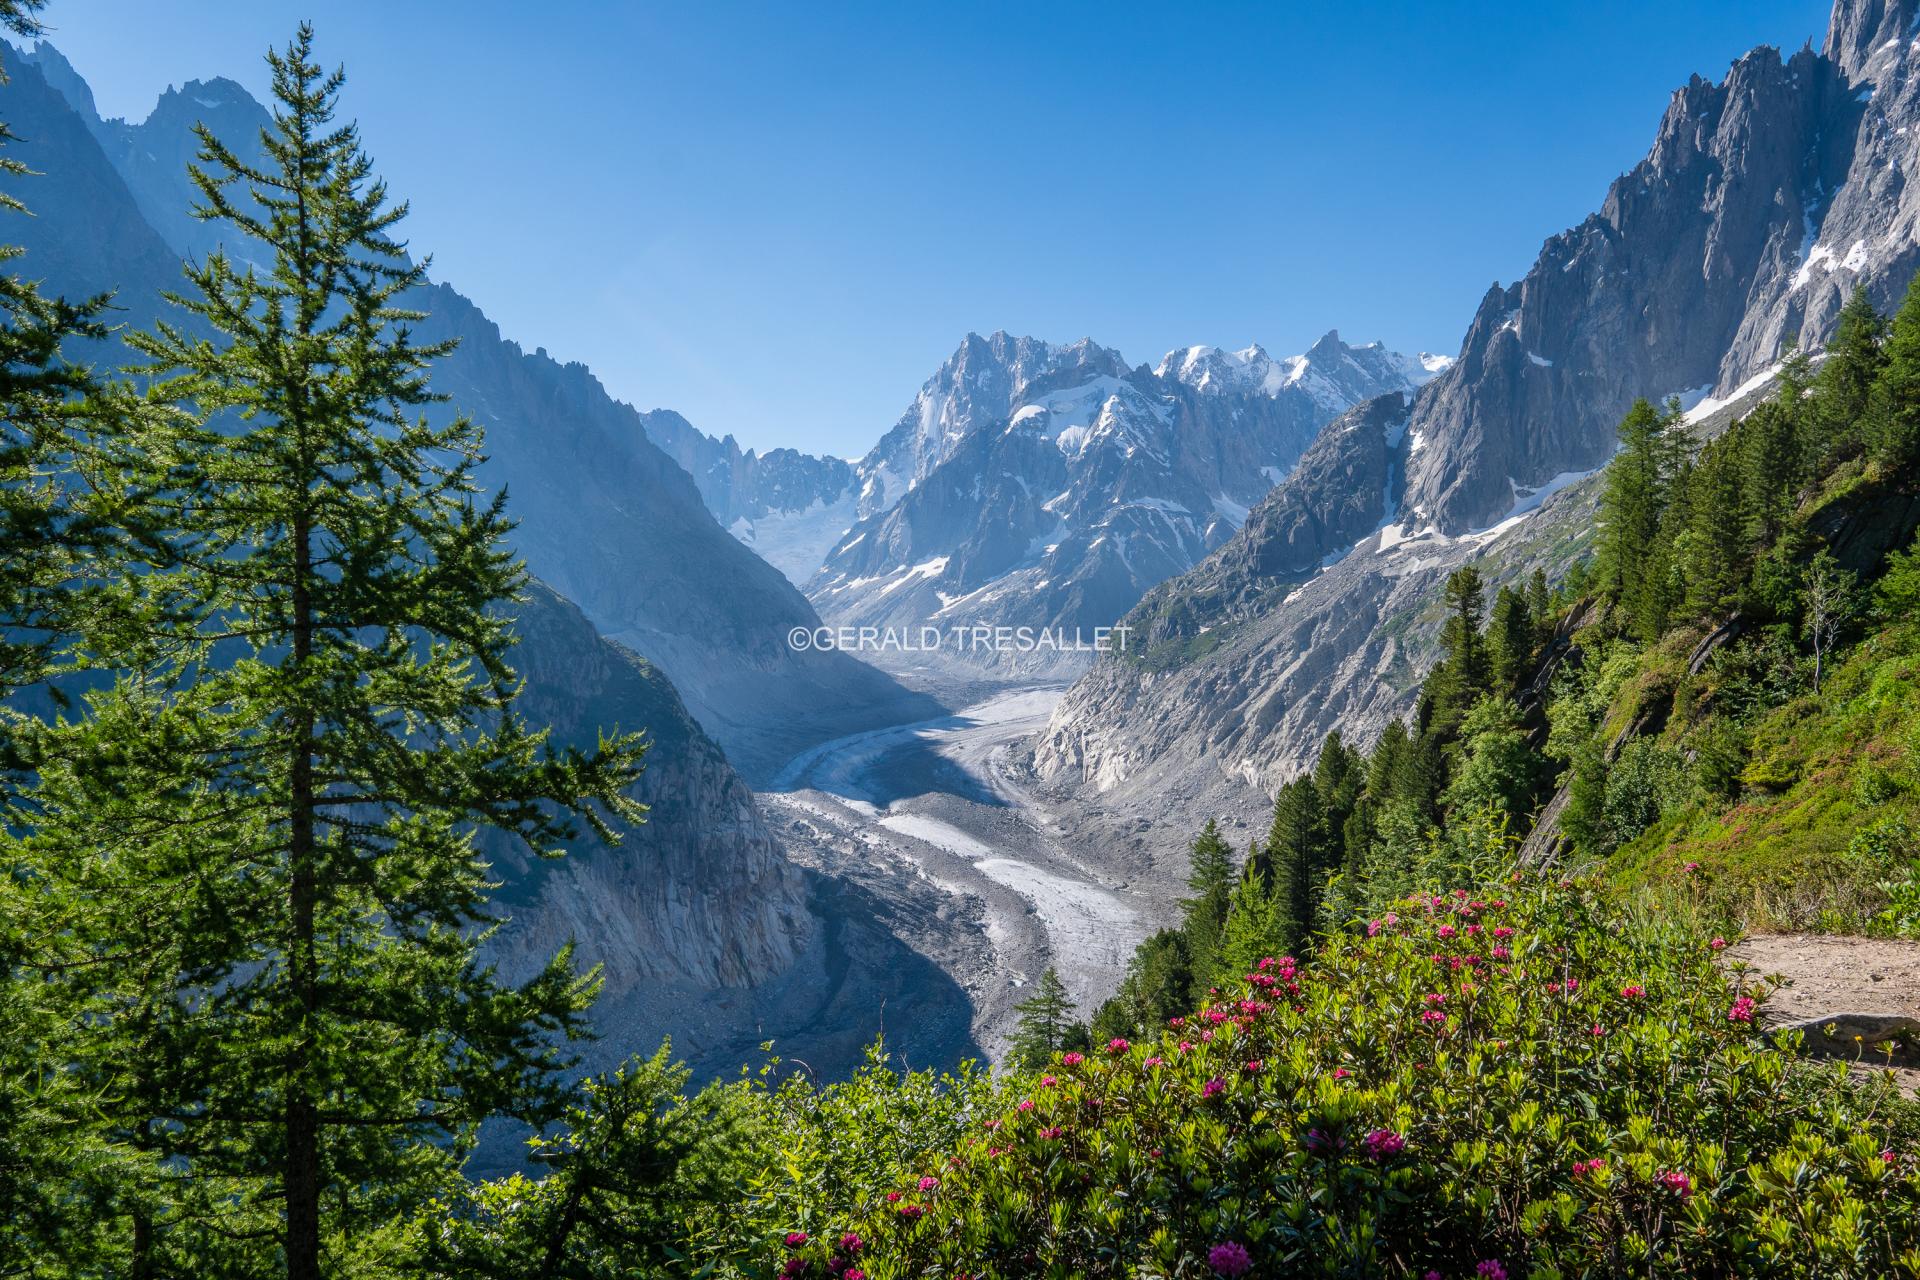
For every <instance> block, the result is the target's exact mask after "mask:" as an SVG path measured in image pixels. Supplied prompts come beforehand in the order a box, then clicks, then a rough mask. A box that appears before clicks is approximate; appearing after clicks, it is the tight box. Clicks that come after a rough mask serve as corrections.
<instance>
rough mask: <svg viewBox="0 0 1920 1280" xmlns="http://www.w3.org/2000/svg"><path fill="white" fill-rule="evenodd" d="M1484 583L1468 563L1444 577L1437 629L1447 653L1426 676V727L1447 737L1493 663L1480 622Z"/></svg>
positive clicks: (1480, 690) (1483, 610) (1487, 682)
mask: <svg viewBox="0 0 1920 1280" xmlns="http://www.w3.org/2000/svg"><path fill="white" fill-rule="evenodd" d="M1486 605H1487V599H1486V582H1485V580H1484V579H1482V578H1481V576H1480V570H1479V569H1478V568H1476V567H1475V566H1473V565H1471V564H1468V565H1462V566H1461V567H1460V568H1458V569H1455V570H1454V571H1453V572H1452V573H1451V574H1449V575H1448V576H1447V586H1446V609H1447V620H1446V623H1445V624H1444V625H1443V626H1442V627H1441V630H1440V645H1441V648H1442V649H1443V650H1445V653H1446V656H1445V657H1444V658H1443V659H1442V660H1441V661H1440V663H1439V665H1438V666H1436V667H1435V668H1434V670H1433V673H1432V674H1431V675H1430V676H1429V677H1428V678H1427V687H1426V692H1425V695H1424V698H1425V700H1426V701H1427V703H1428V704H1429V706H1428V712H1427V719H1428V725H1427V727H1428V728H1429V729H1430V730H1431V731H1433V732H1434V733H1436V734H1438V735H1439V736H1440V737H1441V738H1442V740H1451V738H1452V736H1453V734H1454V732H1455V730H1457V729H1458V728H1459V725H1460V721H1461V719H1462V717H1464V716H1465V715H1466V713H1467V708H1469V707H1471V706H1472V705H1473V704H1474V702H1475V700H1477V699H1478V698H1479V697H1480V696H1481V695H1482V694H1484V693H1485V692H1486V691H1487V689H1488V687H1489V685H1490V683H1491V680H1492V674H1493V668H1492V663H1491V660H1490V658H1489V657H1488V654H1487V645H1486V638H1485V637H1484V636H1483V635H1482V634H1481V627H1482V625H1483V624H1484V623H1485V621H1486Z"/></svg>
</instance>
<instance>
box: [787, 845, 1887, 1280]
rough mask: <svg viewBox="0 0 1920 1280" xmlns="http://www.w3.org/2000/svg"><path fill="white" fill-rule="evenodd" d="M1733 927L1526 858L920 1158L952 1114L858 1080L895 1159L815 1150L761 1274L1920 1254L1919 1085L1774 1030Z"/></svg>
mask: <svg viewBox="0 0 1920 1280" xmlns="http://www.w3.org/2000/svg"><path fill="white" fill-rule="evenodd" d="M1502 895H1505V896H1502ZM1721 945H1723V944H1721V943H1720V942H1719V941H1718V940H1715V939H1711V938H1709V937H1708V936H1707V935H1706V934H1705V933H1704V932H1702V931H1700V930H1699V928H1698V927H1697V926H1696V925H1695V924H1693V923H1692V922H1691V921H1690V919H1689V918H1687V917H1685V916H1684V915H1682V914H1680V913H1670V912H1661V913H1651V912H1647V913H1636V912H1633V911H1630V910H1627V909H1625V908H1623V907H1621V906H1620V905H1619V904H1618V903H1617V901H1615V900H1614V899H1611V898H1609V897H1608V896H1606V895H1605V894H1604V893H1603V892H1601V891H1600V890H1599V889H1597V888H1596V887H1594V886H1592V885H1588V884H1584V883H1583V884H1571V883H1565V882H1561V883H1554V882H1539V881H1527V882H1523V881H1521V880H1520V879H1519V878H1518V877H1516V878H1515V879H1514V881H1513V882H1512V883H1510V884H1505V885H1502V886H1500V887H1499V888H1498V889H1494V890H1485V891H1482V892H1480V893H1479V894H1470V893H1468V892H1466V891H1464V890H1455V891H1453V892H1451V893H1447V894H1442V895H1432V896H1424V897H1420V898H1416V899H1411V900H1409V901H1407V902H1406V903H1404V904H1401V905H1400V906H1399V907H1398V909H1397V910H1395V911H1393V912H1390V913H1387V914H1384V915H1383V916H1382V917H1381V918H1379V919H1378V920H1375V921H1372V922H1370V923H1369V924H1368V925H1367V926H1366V929H1365V931H1364V935H1363V934H1361V933H1359V932H1356V933H1354V934H1351V935H1341V936H1337V937H1334V938H1333V939H1331V940H1330V941H1329V942H1328V944H1327V946H1326V947H1325V949H1324V950H1323V951H1322V952H1321V953H1320V954H1319V955H1318V957H1317V958H1316V959H1315V960H1314V961H1313V963H1312V964H1311V966H1309V967H1301V966H1299V965H1297V964H1296V963H1295V962H1294V961H1293V960H1292V959H1290V958H1289V959H1282V960H1279V961H1274V962H1266V963H1263V964H1262V966H1261V967H1260V968H1259V969H1258V970H1257V971H1256V972H1254V973H1252V974H1250V975H1248V977H1247V978H1246V980H1245V981H1244V982H1243V983H1241V984H1239V985H1238V986H1237V987H1236V989H1234V990H1233V991H1231V992H1229V993H1227V994H1225V995H1223V996H1222V997H1220V998H1219V999H1218V1000H1217V1002H1216V1003H1214V1004H1212V1005H1210V1006H1209V1007H1206V1008H1204V1009H1202V1010H1201V1011H1200V1012H1198V1013H1196V1014H1194V1015H1191V1016H1189V1017H1187V1018H1185V1019H1176V1020H1175V1022H1174V1025H1172V1026H1171V1027H1170V1028H1169V1029H1168V1030H1167V1031H1166V1032H1165V1033H1164V1034H1161V1035H1158V1036H1157V1037H1155V1038H1154V1039H1153V1040H1151V1041H1150V1042H1148V1043H1141V1044H1130V1043H1128V1042H1126V1041H1124V1040H1116V1041H1114V1042H1112V1043H1111V1044H1108V1045H1105V1046H1102V1047H1099V1048H1097V1049H1096V1050H1095V1051H1093V1052H1090V1053H1087V1054H1084V1055H1083V1054H1066V1055H1062V1056H1057V1057H1056V1058H1055V1059H1054V1061H1053V1063H1052V1064H1051V1065H1050V1066H1049V1067H1048V1068H1046V1069H1044V1070H1043V1071H1041V1072H1037V1073H1034V1074H1031V1075H1026V1076H1015V1077H1009V1078H1008V1080H1007V1081H1005V1082H1003V1091H1002V1093H1001V1094H1000V1100H999V1104H998V1106H997V1108H995V1109H993V1110H992V1111H991V1113H990V1114H982V1115H978V1116H977V1117H975V1118H974V1119H973V1120H972V1122H971V1124H970V1127H969V1130H968V1132H967V1136H965V1137H964V1138H963V1139H961V1140H960V1141H958V1142H956V1143H954V1144H952V1145H951V1146H945V1147H938V1146H929V1147H926V1148H923V1149H922V1150H920V1151H919V1152H916V1153H913V1154H915V1155H917V1157H918V1158H917V1160H909V1161H905V1162H903V1161H902V1160H901V1159H900V1158H899V1157H900V1155H901V1154H902V1148H901V1146H900V1144H899V1141H898V1139H897V1137H896V1136H892V1135H897V1133H898V1132H899V1130H900V1126H901V1125H902V1124H903V1123H907V1122H909V1120H910V1117H905V1116H902V1115H901V1114H900V1113H899V1111H898V1110H897V1108H898V1107H900V1106H902V1105H909V1106H933V1107H935V1108H936V1109H938V1110H940V1112H941V1115H942V1117H943V1119H944V1120H946V1121H951V1120H953V1119H955V1118H957V1116H958V1113H957V1112H954V1111H953V1110H952V1108H951V1106H950V1104H945V1103H936V1102H934V1101H933V1100H932V1099H931V1098H930V1097H929V1096H928V1095H926V1094H923V1093H913V1092H912V1091H909V1093H908V1094H905V1095H891V1094H886V1093H880V1094H874V1093H872V1092H871V1091H870V1088H869V1086H865V1085H861V1086H856V1090H855V1094H854V1095H853V1096H849V1097H847V1098H845V1099H843V1100H841V1102H837V1103H835V1104H834V1106H833V1108H832V1110H833V1121H834V1123H835V1124H836V1125H844V1126H846V1128H845V1130H844V1132H843V1133H841V1135H840V1136H841V1137H842V1138H843V1140H844V1141H846V1142H847V1143H848V1144H850V1145H852V1146H856V1147H858V1146H861V1145H863V1144H865V1143H868V1142H876V1143H877V1144H878V1145H879V1148H880V1151H879V1153H878V1157H877V1158H876V1159H875V1160H874V1161H872V1162H871V1164H870V1165H869V1166H868V1168H867V1172H868V1174H870V1175H871V1174H874V1173H881V1172H884V1173H885V1174H886V1177H885V1178H879V1177H874V1176H858V1175H850V1176H848V1177H847V1178H846V1180H845V1181H831V1182H829V1181H823V1180H821V1179H820V1178H818V1177H817V1176H815V1175H813V1174H809V1173H806V1172H805V1170H804V1169H799V1170H796V1173H797V1174H798V1175H799V1176H801V1178H802V1180H803V1181H805V1182H806V1183H807V1193H806V1194H805V1195H804V1196H802V1197H800V1198H799V1199H798V1200H797V1201H794V1202H793V1203H794V1204H795V1214H796V1215H797V1214H799V1213H800V1212H803V1211H804V1212H805V1213H806V1218H805V1220H804V1221H802V1220H801V1219H800V1218H799V1217H798V1216H795V1217H793V1218H792V1220H791V1221H790V1222H781V1223H777V1224H775V1223H771V1221H770V1225H775V1226H782V1227H785V1228H786V1230H787V1231H789V1232H791V1233H792V1234H791V1235H790V1236H789V1235H784V1234H783V1235H780V1236H779V1237H778V1238H777V1239H776V1240H774V1241H773V1242H772V1244H773V1254H774V1256H772V1257H770V1258H769V1259H768V1260H766V1261H764V1262H763V1263H761V1264H760V1265H759V1266H758V1267H757V1268H756V1269H754V1274H759V1275H781V1276H790V1277H798V1276H839V1277H842V1278H843V1280H861V1278H862V1277H865V1278H867V1280H893V1278H895V1277H908V1276H940V1277H956V1276H963V1275H964V1276H970V1277H975V1278H980V1277H988V1276H1007V1277H1011V1276H1042V1275H1044V1276H1067V1275H1089V1276H1116V1277H1117V1276H1136V1275H1139V1276H1212V1275H1223V1276H1236V1275H1242V1274H1245V1275H1260V1276H1273V1275H1325V1276H1355V1277H1358V1276H1369V1277H1371V1276H1416V1277H1426V1276H1435V1275H1437V1276H1440V1277H1444V1278H1447V1280H1451V1278H1453V1277H1478V1276H1511V1277H1515V1278H1517V1277H1521V1276H1531V1277H1540V1278H1542V1280H1546V1278H1548V1277H1560V1276H1567V1277H1571V1276H1582V1275H1628V1274H1631V1275H1643V1276H1733V1275H1738V1276H1762V1275H1809V1276H1813V1275H1817V1276H1822V1277H1843V1276H1859V1277H1868V1276H1872V1277H1879V1276H1889V1275H1920V1251H1916V1248H1915V1245H1914V1243H1913V1242H1914V1240H1915V1238H1916V1232H1920V1161H1916V1158H1915V1156H1914V1154H1913V1153H1911V1152H1909V1151H1906V1150H1896V1149H1892V1147H1893V1146H1894V1145H1895V1144H1896V1143H1898V1142H1899V1141H1900V1140H1899V1139H1896V1138H1894V1137H1893V1133H1894V1129H1893V1125H1892V1123H1891V1121H1890V1119H1889V1117H1890V1116H1891V1115H1892V1114H1893V1113H1894V1112H1896V1111H1897V1110H1898V1109H1899V1108H1900V1107H1902V1106H1903V1105H1904V1104H1902V1103H1900V1102H1899V1101H1898V1100H1897V1099H1896V1098H1894V1097H1893V1096H1892V1095H1891V1091H1890V1090H1889V1089H1888V1088H1887V1087H1886V1086H1884V1085H1882V1084H1866V1083H1861V1082H1858V1081H1855V1080H1852V1079H1850V1078H1849V1076H1848V1075H1847V1073H1846V1071H1845V1069H1844V1068H1841V1067H1837V1066H1835V1067H1828V1068H1815V1067H1812V1066H1809V1065H1807V1064H1804V1063H1801V1062H1798V1061H1796V1060H1795V1059H1794V1058H1793V1056H1792V1054H1791V1052H1790V1051H1789V1050H1790V1047H1791V1046H1788V1045H1784V1044H1781V1043H1776V1042H1775V1040H1774V1039H1772V1038H1770V1037H1769V1036H1768V1035H1767V1034H1765V1033H1764V1032H1762V1031H1761V1030H1760V1029H1759V1028H1758V1027H1757V1026H1756V1024H1755V1023H1754V1022H1753V1020H1752V1019H1753V1012H1754V1007H1755V1002H1756V1001H1757V1000H1758V999H1759V998H1761V997H1762V996H1764V994H1765V989H1764V987H1763V986H1761V985H1759V984H1758V983H1756V982H1754V981H1753V980H1752V979H1751V977H1750V975H1748V974H1746V973H1745V972H1744V971H1742V970H1740V969H1738V968H1734V969H1731V970H1725V969H1723V968H1722V966H1721V965H1720V964H1719V963H1718V957H1717V955H1716V952H1717V951H1718V949H1719V947H1720V946H1721ZM1009 1089H1010V1090H1011V1092H1007V1091H1005V1090H1009ZM833 1093H834V1091H831V1090H830V1091H828V1096H829V1097H831V1096H832V1095H833ZM967 1096H968V1097H969V1098H970V1099H972V1100H974V1101H976V1102H977V1101H978V1098H979V1095H978V1093H977V1092H972V1093H969V1094H968V1095H967ZM806 1141H810V1139H803V1140H802V1144H803V1145H804V1143H805V1142H806ZM855 1163H857V1162H855ZM776 1181H777V1179H776ZM766 1190H767V1192H768V1193H769V1194H773V1192H774V1188H773V1187H771V1186H769V1187H768V1188H767V1189H766ZM775 1198H776V1199H779V1198H781V1197H780V1196H776V1197H775ZM802 1205H804V1206H805V1208H804V1210H802V1209H801V1207H800V1206H802Z"/></svg>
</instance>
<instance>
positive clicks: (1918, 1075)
mask: <svg viewBox="0 0 1920 1280" xmlns="http://www.w3.org/2000/svg"><path fill="white" fill-rule="evenodd" d="M1728 955H1729V958H1730V959H1732V960H1735V961H1744V962H1745V963H1746V964H1748V965H1750V966H1752V968H1753V970H1754V971H1755V973H1756V974H1757V975H1758V976H1760V977H1763V978H1771V977H1774V976H1776V975H1778V976H1779V977H1780V978H1782V979H1784V985H1782V986H1781V987H1780V988H1779V989H1778V990H1776V991H1775V992H1774V993H1773V994H1772V995H1771V996H1769V997H1768V998H1767V1002H1766V1005H1765V1010H1764V1011H1765V1017H1766V1020H1767V1022H1768V1023H1782V1022H1796V1021H1799V1020H1801V1019H1805V1018H1821V1017H1826V1016H1828V1015H1831V1014H1842V1013H1873V1014H1893V1015H1904V1016H1907V1017H1913V1018H1920V942H1897V941H1891V940H1887V939H1881V938H1843V937H1831V936H1828V935H1824V934H1809V933H1777V934H1763V935H1761V936H1759V937H1755V938H1749V939H1747V940H1746V941H1744V942H1742V943H1741V944H1740V945H1739V946H1737V947H1735V948H1733V949H1732V950H1731V951H1730V952H1729V953H1728ZM1894 1074H1895V1076H1896V1078H1898V1080H1899V1081H1900V1085H1901V1088H1903V1089H1905V1090H1906V1091H1907V1092H1909V1093H1913V1092H1916V1091H1920V1069H1911V1068H1904V1069H1896V1070H1895V1072H1894Z"/></svg>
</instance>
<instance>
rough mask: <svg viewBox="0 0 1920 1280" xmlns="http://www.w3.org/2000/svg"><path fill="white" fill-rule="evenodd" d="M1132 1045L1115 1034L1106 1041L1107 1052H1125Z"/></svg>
mask: <svg viewBox="0 0 1920 1280" xmlns="http://www.w3.org/2000/svg"><path fill="white" fill-rule="evenodd" d="M1132 1047H1133V1046H1132V1045H1130V1044H1128V1043H1127V1042H1126V1041H1125V1040H1122V1039H1121V1038H1120V1037H1119V1036H1115V1037H1114V1038H1113V1039H1111V1040H1109V1041H1107V1052H1108V1053H1125V1052H1126V1051H1127V1050H1128V1049H1130V1048H1132Z"/></svg>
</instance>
